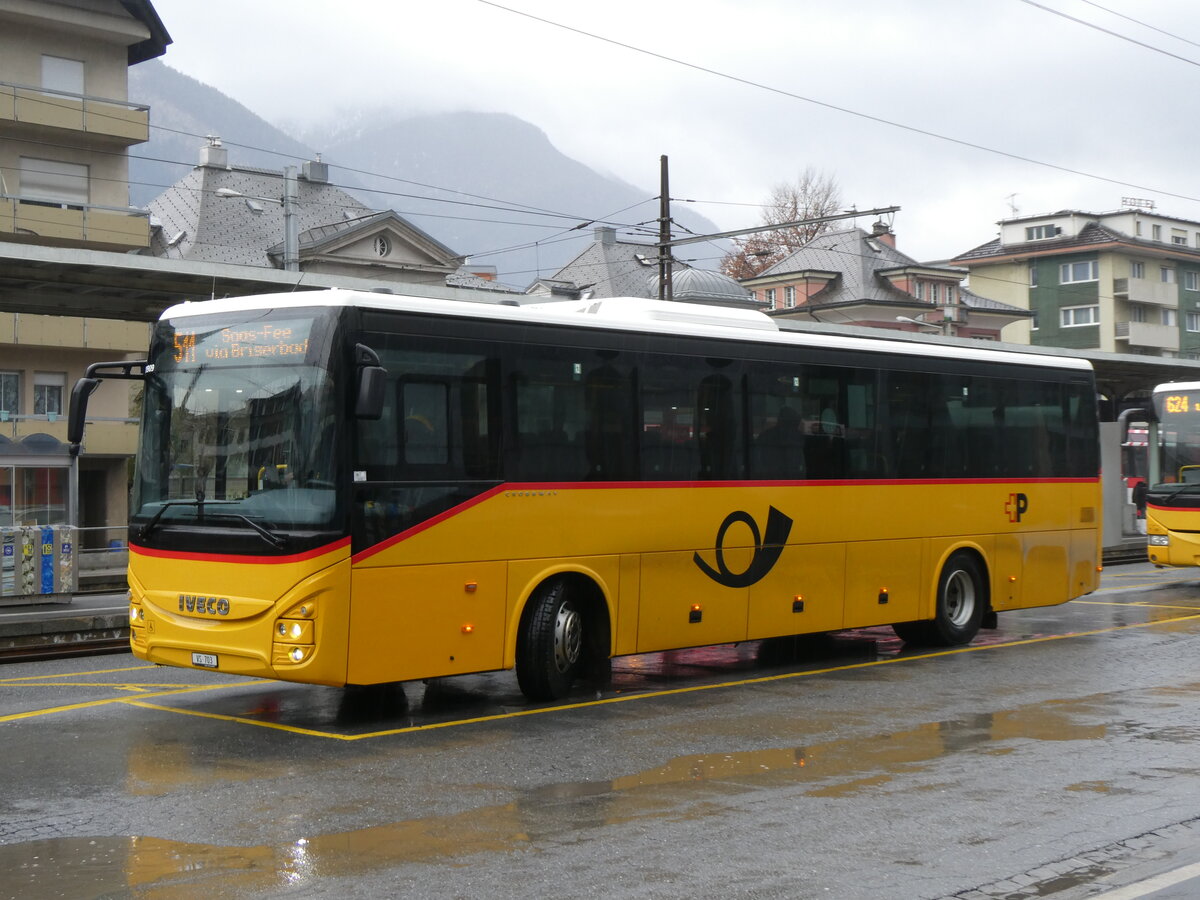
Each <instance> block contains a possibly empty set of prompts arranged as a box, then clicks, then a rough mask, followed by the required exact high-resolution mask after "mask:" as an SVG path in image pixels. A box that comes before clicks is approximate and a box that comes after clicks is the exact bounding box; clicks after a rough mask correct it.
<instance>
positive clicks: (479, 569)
mask: <svg viewBox="0 0 1200 900" xmlns="http://www.w3.org/2000/svg"><path fill="white" fill-rule="evenodd" d="M772 508H774V509H776V510H777V511H778V512H779V513H781V514H782V515H783V516H785V517H786V518H787V519H790V529H789V530H788V533H787V537H786V546H785V547H784V548H783V550H782V552H781V553H779V555H778V559H777V560H776V561H775V562H774V563H773V565H771V566H770V567H769V569H768V570H767V571H766V572H765V574H761V577H758V578H757V580H754V581H753V582H752V583H750V584H745V585H738V586H726V585H725V584H722V583H718V581H717V580H715V579H714V578H713V577H712V576H711V575H710V574H707V573H706V571H705V569H704V567H703V566H702V564H704V566H707V568H708V569H709V570H710V572H711V571H713V570H721V568H722V566H723V568H724V571H725V572H726V573H730V574H732V575H734V576H736V575H739V574H742V573H745V572H747V570H748V569H750V567H751V565H752V562H753V561H754V560H755V557H756V554H757V553H760V552H762V551H763V541H764V536H763V533H762V532H763V529H765V527H766V524H765V523H766V522H767V520H768V515H769V513H770V510H771V509H772ZM1099 509H1100V489H1099V484H1098V482H1094V481H1079V480H1066V479H1064V480H1048V481H1041V482H1019V481H995V482H990V481H962V482H933V483H920V482H916V483H913V482H909V483H901V482H871V483H866V484H852V483H842V482H827V483H820V482H811V483H807V484H759V483H750V484H731V483H723V484H700V483H695V484H693V483H688V484H673V485H667V484H616V485H595V486H581V485H559V486H555V485H549V486H548V485H530V486H519V485H506V486H503V487H501V488H498V489H496V490H493V491H490V492H488V493H486V494H484V495H481V496H480V497H478V498H476V499H475V500H472V501H468V502H467V503H464V504H462V505H461V506H460V507H458V508H457V509H455V510H451V511H449V512H448V513H446V514H445V515H443V516H439V517H437V518H436V519H434V520H431V521H430V522H427V523H424V524H422V525H419V526H417V527H414V528H412V529H410V530H409V531H408V532H405V533H403V534H400V535H397V536H396V537H394V538H392V539H390V540H387V541H384V542H382V543H380V544H378V545H376V546H374V547H370V548H367V549H366V550H364V551H362V552H360V553H358V554H356V555H355V556H354V557H353V559H351V557H350V555H349V551H348V548H347V547H344V546H339V547H338V549H335V550H331V551H330V552H327V553H323V554H318V555H314V556H312V557H311V558H306V559H299V560H295V561H287V562H282V563H275V562H272V563H263V562H262V561H261V560H259V561H257V562H254V561H249V562H238V561H237V558H236V557H222V558H220V559H219V560H214V561H205V560H203V559H187V560H179V559H169V558H159V557H157V556H151V555H146V554H144V553H142V552H137V551H136V550H135V552H134V554H133V561H132V564H131V570H130V571H131V587H133V590H134V599H135V601H136V602H140V603H141V604H142V606H143V608H144V609H145V610H146V615H147V619H146V624H145V625H144V626H142V627H138V628H135V637H134V639H133V647H134V651H135V653H137V654H138V655H139V656H141V657H142V658H145V659H148V660H151V661H154V662H164V663H168V664H171V665H192V662H191V660H192V657H191V654H192V653H193V652H201V653H211V654H214V655H216V656H217V657H218V659H219V666H220V670H221V671H231V672H240V673H241V674H248V675H265V676H269V677H278V678H284V679H288V680H296V681H307V682H316V683H322V684H340V683H357V684H370V683H377V682H385V681H403V680H412V679H419V678H432V677H438V676H442V675H453V674H461V673H467V672H478V671H487V670H492V669H501V668H511V667H512V666H513V665H514V664H515V659H516V642H517V633H518V631H519V624H520V621H521V615H522V613H523V611H524V609H525V606H526V604H527V603H528V601H529V599H530V597H532V596H533V595H534V593H535V592H536V590H537V588H538V587H539V585H541V584H543V583H544V582H545V581H546V580H547V579H549V578H552V577H554V576H556V575H559V574H563V573H570V574H572V575H578V576H580V577H585V578H587V579H590V580H591V581H592V582H594V583H595V585H596V586H597V589H598V591H599V595H600V596H601V597H602V598H603V601H604V604H605V606H606V608H607V611H608V615H609V621H610V634H611V643H610V651H611V652H612V653H613V654H614V655H621V654H629V653H637V652H646V651H651V650H663V649H668V648H681V647H690V646H699V645H705V644H712V643H724V642H731V641H742V640H748V639H749V640H753V639H759V638H766V637H774V636H784V635H791V634H803V633H812V632H821V631H834V630H838V629H843V628H855V627H864V626H870V625H881V624H890V623H894V622H903V621H912V620H916V619H929V618H932V617H933V616H934V613H935V610H936V603H937V582H938V578H939V576H940V573H941V571H942V567H943V565H944V564H945V562H946V560H947V559H948V558H949V557H950V555H951V554H953V553H955V552H958V551H963V550H966V551H970V552H972V553H975V554H977V555H978V556H979V558H980V559H981V560H982V562H983V566H984V567H985V571H986V572H987V576H988V578H989V581H990V583H989V587H990V595H991V603H992V608H993V609H996V610H1000V611H1002V610H1008V609H1020V608H1025V607H1032V606H1047V605H1053V604H1058V603H1063V602H1066V601H1067V600H1069V599H1071V598H1072V597H1077V596H1081V595H1083V594H1086V593H1089V592H1090V591H1092V590H1095V588H1096V585H1097V581H1098V578H1099V575H1098V569H1099V563H1100V536H1099V525H1098V520H1099ZM735 512H736V513H741V514H742V515H741V518H738V519H736V520H733V521H732V522H730V521H728V520H729V519H730V518H731V516H732V514H733V513H735ZM749 521H753V522H754V523H755V525H754V526H751V525H750V524H749ZM723 523H726V528H725V530H724V533H723V538H722V542H721V545H720V547H718V546H717V535H718V531H719V530H720V529H721V528H722V524H723ZM718 551H719V552H718ZM193 595H194V596H205V597H225V598H227V599H228V602H229V604H230V614H229V615H227V616H214V615H212V614H211V613H209V612H208V611H207V608H206V609H205V611H204V612H202V613H197V612H189V611H187V609H186V600H185V599H181V598H185V597H187V596H193ZM306 599H308V600H310V601H312V602H315V604H316V609H317V612H316V615H315V618H314V619H313V620H312V624H311V626H305V625H304V624H303V620H302V619H301V624H300V625H299V626H298V628H299V631H298V634H299V637H297V638H296V640H297V641H299V642H301V643H299V644H290V643H288V642H287V641H286V640H282V639H281V638H280V636H279V635H278V634H277V633H276V629H277V628H278V627H279V620H280V619H281V618H283V619H285V620H286V622H285V625H286V627H288V628H291V627H292V624H291V623H293V622H294V620H295V619H297V618H299V617H297V616H295V615H294V610H295V608H296V607H297V606H298V605H302V604H303V602H304V601H305V600H306ZM181 603H182V604H183V605H184V608H183V609H182V610H181V606H180V604H181ZM306 629H307V630H306ZM309 635H311V638H310V637H309ZM309 640H311V641H312V642H313V643H312V644H311V645H310V644H308V643H306V642H307V641H309ZM297 646H299V647H301V650H299V651H297V650H296V647H297ZM305 648H307V649H305ZM293 652H299V653H300V654H301V655H302V656H303V657H304V658H303V659H302V661H300V662H299V663H293V662H291V660H290V658H289V654H290V653H293Z"/></svg>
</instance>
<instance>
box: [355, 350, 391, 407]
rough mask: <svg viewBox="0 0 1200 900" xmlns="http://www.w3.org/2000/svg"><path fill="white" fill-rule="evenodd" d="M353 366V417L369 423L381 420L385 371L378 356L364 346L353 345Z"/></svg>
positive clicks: (385, 380) (385, 386)
mask: <svg viewBox="0 0 1200 900" xmlns="http://www.w3.org/2000/svg"><path fill="white" fill-rule="evenodd" d="M354 364H355V366H357V368H358V394H357V396H356V397H355V400H354V417H355V418H356V419H368V420H371V421H375V420H378V419H381V418H382V417H383V401H384V397H385V396H386V394H387V369H385V368H384V367H383V366H382V365H380V363H379V354H378V353H376V352H375V351H374V350H372V349H371V348H370V347H368V346H367V345H366V344H355V345H354Z"/></svg>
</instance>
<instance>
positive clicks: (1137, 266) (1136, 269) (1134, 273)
mask: <svg viewBox="0 0 1200 900" xmlns="http://www.w3.org/2000/svg"><path fill="white" fill-rule="evenodd" d="M1129 277H1130V278H1145V277H1146V264H1145V263H1144V262H1138V261H1137V260H1134V261H1133V262H1131V263H1130V264H1129Z"/></svg>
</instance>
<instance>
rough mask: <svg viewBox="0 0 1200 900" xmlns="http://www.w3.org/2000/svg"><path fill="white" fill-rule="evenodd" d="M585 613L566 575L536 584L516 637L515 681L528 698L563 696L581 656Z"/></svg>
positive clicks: (541, 698)
mask: <svg viewBox="0 0 1200 900" xmlns="http://www.w3.org/2000/svg"><path fill="white" fill-rule="evenodd" d="M583 649H584V617H583V611H582V609H581V608H580V606H579V604H578V603H576V602H575V601H574V600H572V598H571V596H570V592H569V591H568V589H567V582H566V580H565V579H562V578H557V579H555V580H553V581H550V582H547V583H546V584H544V585H542V586H541V587H540V588H538V590H537V592H536V593H535V594H534V596H533V597H532V598H530V601H529V606H528V608H527V609H526V610H525V615H524V616H523V617H522V621H521V631H520V635H519V637H518V641H517V684H518V685H519V686H520V688H521V692H522V693H523V694H524V695H525V696H526V697H528V698H529V699H531V700H558V699H559V698H561V697H565V696H566V695H567V692H568V691H569V690H570V689H571V684H572V682H573V681H574V680H575V678H576V676H577V675H578V674H579V671H580V668H581V666H582V662H583V657H584V652H583Z"/></svg>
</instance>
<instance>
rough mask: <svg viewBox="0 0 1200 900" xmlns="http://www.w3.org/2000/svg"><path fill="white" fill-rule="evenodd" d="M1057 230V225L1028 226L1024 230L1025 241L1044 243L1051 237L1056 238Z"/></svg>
mask: <svg viewBox="0 0 1200 900" xmlns="http://www.w3.org/2000/svg"><path fill="white" fill-rule="evenodd" d="M1058 235H1059V229H1058V226H1057V225H1030V226H1029V227H1028V228H1026V229H1025V240H1027V241H1044V240H1047V239H1049V238H1052V237H1058Z"/></svg>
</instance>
